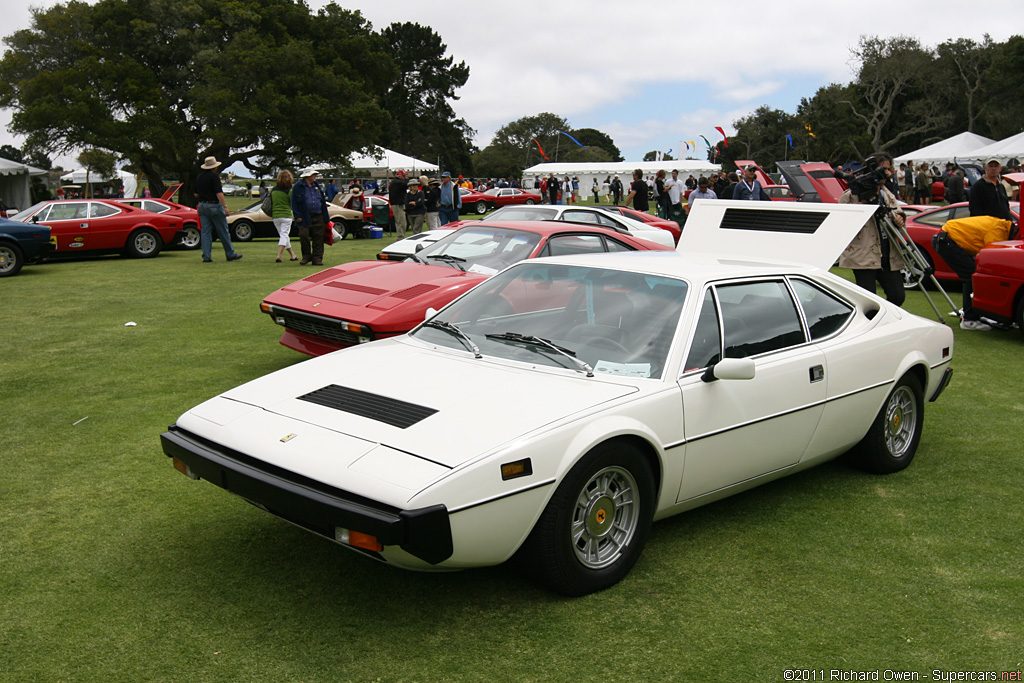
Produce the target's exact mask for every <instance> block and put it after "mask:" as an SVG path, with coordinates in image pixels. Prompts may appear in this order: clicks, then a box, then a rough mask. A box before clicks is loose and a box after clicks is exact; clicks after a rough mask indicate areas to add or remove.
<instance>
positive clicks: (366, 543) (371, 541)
mask: <svg viewBox="0 0 1024 683" xmlns="http://www.w3.org/2000/svg"><path fill="white" fill-rule="evenodd" d="M334 538H335V539H337V540H338V542H339V543H344V544H345V545H350V546H352V547H353V548H362V549H363V550H370V551H373V552H375V553H379V552H380V551H381V550H384V545H383V544H382V543H381V542H380V541H379V540H377V537H376V536H372V535H370V534H364V533H363V532H362V531H352V530H351V529H342V528H341V527H338V528H336V529H335V530H334Z"/></svg>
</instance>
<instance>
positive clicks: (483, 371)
mask: <svg viewBox="0 0 1024 683" xmlns="http://www.w3.org/2000/svg"><path fill="white" fill-rule="evenodd" d="M427 367H429V370H426V369H424V368H427ZM636 391H638V387H637V386H631V385H630V384H627V383H622V382H609V381H606V380H603V379H601V378H598V377H585V376H584V375H583V374H579V375H565V374H561V373H552V372H548V371H544V370H534V369H530V368H528V367H524V366H520V367H510V366H509V365H508V364H506V363H502V362H498V361H489V360H488V359H487V358H483V359H475V358H472V357H470V356H466V357H460V356H456V355H453V354H451V353H447V352H443V351H434V350H430V349H424V348H421V347H418V346H415V345H414V344H411V343H409V342H407V341H404V340H402V339H396V340H386V341H382V342H377V343H373V344H367V345H364V346H357V347H352V348H350V349H345V350H343V351H338V352H335V353H332V354H328V355H326V356H321V357H319V358H314V359H310V360H308V361H305V362H303V363H299V364H297V365H294V366H292V367H290V368H286V369H284V370H280V371H278V372H275V373H273V374H270V375H267V376H265V377H261V378H260V379H257V380H254V381H252V382H249V383H247V384H243V385H242V386H240V387H237V388H235V389H232V390H230V391H227V392H225V393H224V394H222V396H223V397H224V398H228V399H231V400H232V401H236V402H240V403H242V404H249V405H250V406H257V407H259V408H262V409H263V410H264V411H267V412H268V413H271V414H276V415H280V416H285V417H287V418H292V419H293V420H296V421H300V422H296V423H295V426H294V427H289V429H290V430H291V432H293V433H295V434H296V435H298V437H301V436H302V434H301V432H302V429H303V425H302V423H308V424H309V425H313V426H314V427H315V428H316V427H318V428H323V429H328V430H331V431H333V432H339V433H341V434H345V435H347V436H349V437H355V438H356V439H359V440H360V442H361V443H364V444H365V445H366V447H367V448H369V447H370V446H371V444H374V443H379V444H383V445H385V446H389V447H391V448H394V449H398V450H400V451H405V452H408V453H412V454H415V455H417V456H420V457H422V458H426V459H428V460H431V461H434V462H436V463H440V464H442V465H445V466H447V467H457V466H458V465H460V464H462V463H464V462H466V461H467V460H470V459H472V458H475V457H477V456H479V455H481V454H483V453H486V452H488V451H490V450H492V449H494V448H495V447H497V446H500V445H502V444H504V443H507V442H509V441H511V440H513V439H515V438H516V437H518V436H520V435H522V434H525V433H527V432H529V431H532V430H534V429H537V428H538V427H542V426H543V425H545V424H548V423H551V422H553V421H555V420H558V419H561V418H563V417H565V416H568V415H571V414H573V413H576V412H580V411H583V410H586V409H588V408H591V407H593V406H596V405H599V404H601V403H604V402H607V401H612V400H614V399H617V398H619V397H622V396H625V395H627V394H631V393H634V392H636ZM271 417H272V416H271V415H267V418H268V419H270V418H271ZM250 419H251V418H250ZM246 421H248V420H246ZM244 422H245V421H244ZM240 426H241V425H240ZM228 428H230V425H228ZM364 450H365V449H364Z"/></svg>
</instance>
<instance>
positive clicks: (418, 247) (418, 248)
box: [416, 242, 427, 254]
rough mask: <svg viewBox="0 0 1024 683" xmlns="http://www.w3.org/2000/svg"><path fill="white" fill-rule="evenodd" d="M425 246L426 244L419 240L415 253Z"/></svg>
mask: <svg viewBox="0 0 1024 683" xmlns="http://www.w3.org/2000/svg"><path fill="white" fill-rule="evenodd" d="M426 248H427V245H425V244H423V242H420V243H419V244H417V245H416V253H417V254H418V253H420V252H421V251H423V250H424V249H426Z"/></svg>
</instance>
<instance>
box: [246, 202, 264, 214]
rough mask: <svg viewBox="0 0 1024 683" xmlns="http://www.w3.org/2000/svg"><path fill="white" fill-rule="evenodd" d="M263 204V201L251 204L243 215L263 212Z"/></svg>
mask: <svg viewBox="0 0 1024 683" xmlns="http://www.w3.org/2000/svg"><path fill="white" fill-rule="evenodd" d="M262 204H263V201H262V200H260V201H258V202H254V203H252V204H250V205H249V206H247V207H245V208H244V209H242V213H252V212H255V211H261V210H262V209H260V206H262Z"/></svg>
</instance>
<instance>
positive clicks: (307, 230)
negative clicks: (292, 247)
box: [292, 168, 330, 266]
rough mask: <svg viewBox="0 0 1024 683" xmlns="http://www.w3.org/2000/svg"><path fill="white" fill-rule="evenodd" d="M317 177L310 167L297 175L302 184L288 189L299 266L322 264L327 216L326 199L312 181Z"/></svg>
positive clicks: (328, 217) (314, 181)
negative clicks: (290, 190) (297, 239)
mask: <svg viewBox="0 0 1024 683" xmlns="http://www.w3.org/2000/svg"><path fill="white" fill-rule="evenodd" d="M318 175H320V174H319V173H317V172H316V170H314V169H312V168H307V169H303V170H302V171H301V172H300V173H299V177H300V178H302V182H300V183H299V184H297V185H296V186H295V188H294V189H293V190H292V214H294V216H295V222H296V223H297V224H298V226H299V246H300V247H301V248H302V260H301V261H299V265H300V266H304V265H307V264H309V263H312V264H313V265H314V266H322V265H323V264H324V230H325V228H326V226H327V221H328V220H330V216H329V215H328V213H327V197H326V196H325V195H324V191H323V190H321V189H320V186H319V185H318V184H317V182H316V178H317V176H318Z"/></svg>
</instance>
